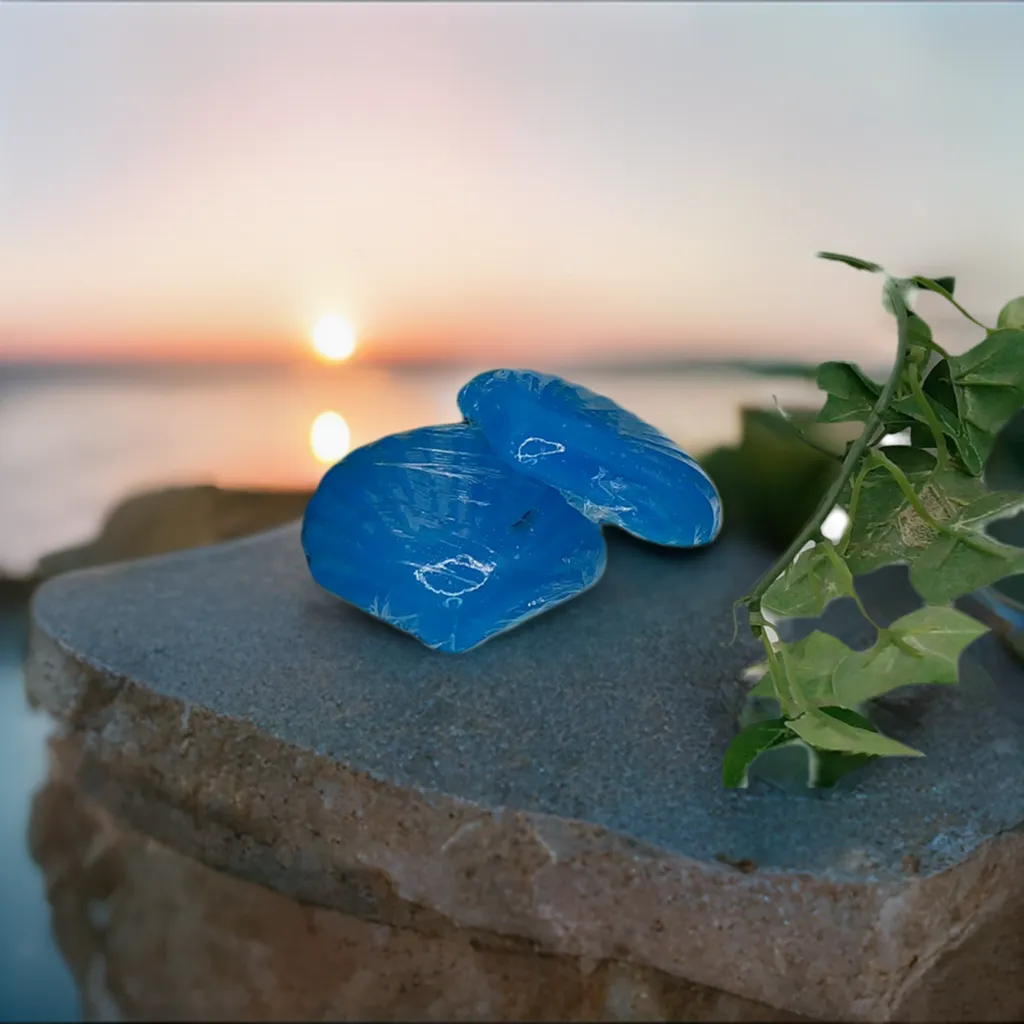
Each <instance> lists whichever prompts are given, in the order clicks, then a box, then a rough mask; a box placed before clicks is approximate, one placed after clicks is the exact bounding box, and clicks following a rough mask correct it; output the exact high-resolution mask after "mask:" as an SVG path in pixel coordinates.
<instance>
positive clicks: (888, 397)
mask: <svg viewBox="0 0 1024 1024" xmlns="http://www.w3.org/2000/svg"><path fill="white" fill-rule="evenodd" d="M886 289H887V291H889V292H890V296H891V298H892V304H893V309H894V310H895V313H896V325H897V335H898V342H897V346H896V359H895V360H894V362H893V365H892V372H891V373H890V374H889V379H888V380H887V381H886V382H885V387H884V388H882V393H881V394H880V395H879V396H878V401H877V402H875V405H874V407H873V408H872V410H871V412H870V413H869V414H868V419H867V422H866V423H865V424H864V429H863V430H862V431H861V433H860V436H859V437H858V438H857V440H856V441H854V442H853V444H852V445H851V447H850V450H849V451H848V452H847V453H846V458H845V459H843V464H842V466H841V467H840V470H839V476H837V477H836V479H835V481H834V482H833V484H832V486H831V487H830V488H829V489H828V493H827V494H826V495H825V497H824V498H822V499H821V503H820V504H819V505H818V507H817V509H816V510H815V512H814V515H812V516H811V518H810V519H808V520H807V522H806V523H805V524H804V528H803V529H802V530H801V531H800V532H799V533H798V534H797V535H796V537H794V538H793V540H792V542H791V543H790V545H789V547H788V548H786V550H785V551H784V552H783V553H782V555H781V556H780V557H779V558H778V560H777V561H776V562H775V564H774V565H773V566H772V567H771V568H770V569H769V570H768V571H767V572H766V573H765V574H764V575H763V576H762V577H761V578H760V579H759V580H758V581H757V583H756V584H755V585H754V589H753V590H751V592H750V593H749V594H748V595H747V596H746V597H745V598H744V600H743V603H744V604H745V605H746V606H747V607H748V608H755V607H757V606H758V605H759V604H760V601H761V598H762V597H764V594H765V591H766V590H767V589H768V588H769V587H770V586H771V585H772V584H773V583H774V582H775V580H776V579H777V578H778V577H779V576H780V575H781V574H782V572H784V571H785V569H786V567H787V566H788V565H789V564H790V562H792V561H793V559H794V558H796V556H797V554H798V553H799V552H800V549H801V548H802V547H803V546H804V545H805V544H806V543H807V542H808V541H809V540H811V539H813V537H814V535H815V534H816V533H817V532H818V530H820V529H821V524H822V523H823V522H825V517H826V516H827V515H828V514H829V512H831V511H832V509H833V508H835V505H836V500H837V499H838V498H839V495H840V494H841V493H842V490H843V488H844V487H845V486H846V483H847V481H848V480H849V479H850V477H852V476H853V474H854V473H855V472H856V470H857V469H858V467H859V465H860V460H861V458H862V457H863V455H864V452H865V450H866V449H867V447H868V443H869V442H870V441H871V438H872V435H873V434H874V433H875V431H876V430H878V428H879V427H880V426H881V425H882V415H883V413H884V412H885V410H886V409H888V407H889V403H890V402H891V401H892V396H893V395H894V394H895V393H896V386H897V385H898V384H899V382H900V377H901V376H902V374H903V367H904V364H905V363H906V361H907V352H908V350H909V348H910V332H909V330H908V327H909V320H908V317H907V307H906V305H905V304H904V302H903V297H902V296H901V295H900V294H899V290H898V289H897V288H896V286H895V284H894V283H893V282H892V281H887V282H886Z"/></svg>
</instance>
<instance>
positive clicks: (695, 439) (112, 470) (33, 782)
mask: <svg viewBox="0 0 1024 1024" xmlns="http://www.w3.org/2000/svg"><path fill="white" fill-rule="evenodd" d="M484 368H485V367H476V368H474V367H467V368H465V369H463V370H444V371H429V372H427V371H418V372H412V371H405V372H401V371H395V372H389V371H379V370H367V369H357V368H341V369H327V368H318V367H309V368H295V369H289V370H282V369H280V368H277V369H266V368H264V369H239V370H223V369H218V370H216V371H214V370H210V371H207V372H195V371H188V372H183V371H173V372H172V371H167V370H147V371H145V372H137V373H125V372H123V371H111V372H109V373H95V372H94V373H90V374H88V375H85V376H75V375H71V374H68V373H66V372H60V371H53V372H51V373H44V374H34V375H29V376H23V377H22V378H20V379H18V378H13V379H12V377H11V375H10V374H8V375H7V377H6V379H5V377H4V376H3V371H2V369H0V577H2V576H4V575H22V574H28V573H30V572H31V571H32V568H33V566H34V565H35V564H36V561H37V559H38V558H39V557H40V556H41V555H43V554H45V553H47V552H49V551H52V550H55V549H58V548H62V547H67V546H70V545H74V544H79V543H82V542H84V541H86V540H88V539H89V538H90V537H91V536H93V535H94V534H95V533H96V531H97V530H98V529H99V527H100V525H101V523H102V521H103V518H104V516H105V514H106V513H107V512H108V511H109V509H110V508H111V507H112V506H113V505H115V504H116V503H117V502H118V501H120V500H121V499H122V498H123V497H125V496H126V495H127V494H129V493H132V492H136V491H139V490H143V489H146V488H151V487H161V486H166V485H169V484H186V483H197V482H209V483H217V484H221V485H224V486H239V487H242V486H249V487H311V486H313V485H315V483H316V481H317V479H318V478H319V476H320V475H321V474H322V473H323V471H324V470H325V468H326V467H327V465H328V464H329V463H330V462H331V461H334V460H335V459H336V458H338V457H340V456H341V455H343V454H344V451H345V449H346V447H348V448H351V447H356V446H358V445H361V444H365V443H367V442H369V441H372V440H374V439H376V438H378V437H381V436H383V435H385V434H388V433H392V432H394V431H398V430H406V429H411V428H413V427H417V426H425V425H427V424H431V423H441V422H451V421H455V420H458V419H459V418H460V417H459V414H458V411H457V406H456V394H457V392H458V389H459V387H460V386H461V384H462V383H463V382H464V381H465V380H467V379H468V378H469V376H471V375H472V373H473V372H475V370H476V369H484ZM563 372H565V374H566V375H567V376H569V377H570V378H571V379H574V380H577V381H579V382H580V383H582V384H586V385H587V386H589V387H591V388H593V389H594V390H597V391H600V392H603V393H605V394H608V395H610V396H611V397H613V398H615V399H616V400H617V401H619V402H621V403H622V404H623V405H625V406H626V407H627V408H630V409H632V410H633V411H635V412H636V413H638V414H639V415H641V416H643V417H645V418H646V419H648V420H649V421H650V422H652V423H654V424H655V425H656V426H658V427H659V428H661V429H662V430H663V431H665V432H666V433H668V434H669V435H670V436H672V437H673V438H674V439H675V440H677V441H679V442H680V443H681V444H682V445H683V446H684V447H685V448H687V449H688V450H689V451H691V452H692V453H694V454H696V455H698V456H699V454H700V453H701V452H704V451H707V450H709V449H710V448H712V447H714V446H716V445H718V444H722V443H729V442H733V441H736V440H738V437H739V430H740V419H739V410H740V408H741V406H743V405H745V404H754V405H767V406H770V405H771V402H772V399H773V396H775V397H777V398H778V399H779V401H780V402H781V403H782V404H783V405H786V406H790V407H798V406H814V405H816V404H817V403H818V402H819V401H820V399H819V398H817V394H816V392H815V389H814V388H813V386H812V385H811V384H810V383H809V382H807V381H804V380H800V379H797V378H769V377H764V376H756V375H752V374H743V373H735V374H733V373H723V372H715V373H708V372H693V373H658V374H654V373H648V374H644V373H640V374H637V373H632V374H613V373H609V372H607V371H606V372H600V371H579V372H572V371H571V370H568V371H563ZM324 414H328V415H327V416H326V417H324ZM317 423H319V426H316V427H315V426H314V425H315V424H317ZM339 424H340V425H339ZM0 596H2V595H0ZM24 633H25V610H24V608H23V607H19V606H18V605H17V603H16V602H14V603H12V602H10V601H8V602H7V603H6V604H4V603H3V602H2V601H0V824H2V828H0V835H2V837H3V838H2V841H0V907H2V908H3V914H2V916H0V1020H15V1019H17V1020H77V1019H80V1018H81V1014H82V1012H83V1011H82V1010H81V1008H80V993H79V992H78V990H77V989H76V986H75V983H74V980H73V979H72V976H71V973H70V971H69V969H68V967H67V965H66V964H65V963H64V961H63V959H62V957H61V954H60V951H59V950H58V949H57V946H56V944H55V942H54V940H53V937H52V929H51V909H50V907H49V905H48V903H47V898H46V892H45V886H44V882H43V879H42V876H41V874H40V872H39V871H38V869H37V868H36V866H35V864H34V863H33V861H32V860H31V858H30V856H29V854H28V848H27V828H28V816H29V811H30V807H31V801H32V797H33V795H34V793H35V792H36V791H37V790H38V788H39V787H40V786H41V785H42V784H43V782H44V780H45V775H46V771H47V758H46V747H45V739H46V735H47V733H48V731H49V728H50V726H49V722H48V721H47V719H46V718H45V717H44V716H43V715H41V714H39V713H36V712H32V711H30V709H29V708H28V707H27V705H26V703H25V699H24V695H23V679H22V674H21V656H22V647H23V642H24ZM92 1002H93V1003H94V1002H95V998H93V999H92Z"/></svg>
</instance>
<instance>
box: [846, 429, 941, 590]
mask: <svg viewBox="0 0 1024 1024" xmlns="http://www.w3.org/2000/svg"><path fill="white" fill-rule="evenodd" d="M885 451H886V454H887V456H888V458H889V459H890V460H891V461H892V462H894V463H896V465H897V466H898V467H899V468H900V469H902V470H903V472H904V473H905V474H906V476H907V478H908V479H909V480H910V482H911V485H912V486H913V487H914V489H915V491H918V490H921V489H923V488H924V487H925V486H926V485H927V483H928V481H929V479H930V478H931V476H932V474H933V473H934V471H935V457H934V456H933V455H931V454H929V453H928V452H924V451H921V450H920V449H917V448H907V447H890V448H886V449H885ZM849 499H850V490H849V488H847V491H846V500H845V501H844V504H845V505H846V506H847V508H849ZM925 507H926V508H927V507H928V506H927V504H926V506H925ZM934 537H935V531H934V530H933V529H932V528H931V527H930V526H927V525H926V524H925V523H923V522H922V521H921V519H920V517H919V516H918V515H917V513H916V512H914V510H913V509H912V508H911V506H910V503H909V502H908V501H907V499H906V497H905V496H904V494H903V492H902V491H901V490H900V488H899V485H898V484H897V483H896V481H895V480H894V479H893V478H892V475H891V474H890V473H889V472H888V470H886V469H885V467H884V466H875V467H873V468H872V469H870V470H869V471H868V472H867V473H866V474H865V476H864V481H863V484H862V485H861V489H860V499H859V501H858V504H857V508H856V512H855V515H854V517H853V520H852V522H851V524H850V535H849V541H848V542H847V547H846V551H845V552H844V557H845V559H846V562H847V565H848V566H849V567H850V571H851V572H852V573H853V574H854V575H855V576H860V575H863V574H864V573H868V572H871V571H873V570H874V569H878V568H879V567H880V566H883V565H890V564H891V563H893V562H909V561H913V559H914V557H916V555H917V554H919V553H920V552H919V549H921V550H923V549H924V548H925V547H927V546H928V544H930V543H931V542H932V540H934Z"/></svg>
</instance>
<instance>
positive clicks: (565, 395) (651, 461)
mask: <svg viewBox="0 0 1024 1024" xmlns="http://www.w3.org/2000/svg"><path fill="white" fill-rule="evenodd" d="M459 409H460V410H461V411H462V414H463V415H464V416H465V417H466V419H467V420H469V421H470V422H472V423H474V424H476V425H477V426H478V427H479V428H480V429H481V430H482V431H483V433H484V435H485V436H486V438H487V441H488V443H489V444H490V446H491V447H492V448H493V449H494V451H495V452H497V453H498V454H499V455H500V456H501V457H502V458H503V459H504V460H505V461H506V462H507V463H508V464H509V465H510V466H512V467H514V468H515V469H516V470H517V471H518V472H520V473H523V474H525V475H526V476H530V477H533V478H534V479H536V480H540V481H543V482H544V483H546V484H549V485H550V486H552V487H554V488H556V489H557V490H558V491H559V492H560V493H561V494H562V495H563V496H564V497H565V499H566V501H567V502H569V504H570V505H572V506H573V507H574V508H576V509H579V511H580V512H581V513H582V514H583V515H585V516H586V517H587V518H588V519H591V520H593V521H594V522H595V523H607V524H609V525H613V526H618V527H620V528H621V529H623V530H626V531H627V532H628V533H631V534H633V535H634V536H635V537H640V538H641V539H643V540H646V541H650V542H651V543H654V544H664V545H669V546H672V547H681V548H691V547H699V546H701V545H703V544H709V543H710V542H711V541H713V540H714V539H715V537H716V536H718V532H719V530H720V529H721V527H722V503H721V499H720V498H719V496H718V492H717V490H716V489H715V485H714V484H713V483H712V482H711V478H710V477H709V476H708V475H707V473H705V472H704V470H703V469H701V467H700V466H699V465H698V464H697V462H696V461H695V460H694V459H692V458H691V457H690V456H689V455H687V454H686V452H684V451H683V450H682V449H681V448H680V447H679V446H678V445H676V444H674V443H673V442H672V441H670V440H669V439H668V438H667V437H666V436H665V435H664V434H662V433H661V432H660V431H658V430H656V429H655V428H654V427H652V426H651V425H650V424H649V423H645V422H644V421H643V420H641V419H640V418H639V417H637V416H634V415H633V413H631V412H629V411H627V410H626V409H623V408H622V406H620V405H618V404H616V403H615V402H613V401H612V400H611V399H610V398H605V397H604V396H603V395H598V394H595V393H594V392H593V391H590V390H588V389H587V388H585V387H581V386H580V385H579V384H572V383H570V382H569V381H567V380H563V379H562V378H561V377H554V376H552V375H550V374H546V373H537V372H535V371H533V370H489V371H488V372H486V373H481V374H479V375H478V376H476V377H474V378H473V379H472V380H471V381H469V383H468V384H466V385H465V386H464V387H463V388H462V390H461V391H460V392H459Z"/></svg>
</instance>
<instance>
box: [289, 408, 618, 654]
mask: <svg viewBox="0 0 1024 1024" xmlns="http://www.w3.org/2000/svg"><path fill="white" fill-rule="evenodd" d="M302 546H303V549H304V550H305V552H306V559H307V561H308V562H309V568H310V571H311V572H312V574H313V578H314V579H315V580H316V581H317V583H319V584H320V585H321V586H322V587H324V589H326V590H329V591H331V592H332V593H334V594H337V595H338V596H339V597H341V598H343V599H344V600H345V601H348V602H349V603H351V604H354V605H356V606H357V607H359V608H362V609H363V610H364V611H366V612H369V613H370V614H371V615H375V616H376V617H377V618H379V619H383V620H384V621H385V622H389V623H390V624H391V625H392V626H397V627H398V628H399V629H401V630H404V631H405V632H406V633H411V634H412V635H413V636H415V637H417V638H418V639H420V640H422V641H423V643H425V644H426V645H427V646H428V647H432V648H435V649H437V650H442V651H468V650H469V649H470V648H472V647H476V646H477V645H478V644H481V643H483V642H484V641H485V640H488V639H489V638H491V637H493V636H496V635H497V634H498V633H502V632H504V631H506V630H509V629H512V628H513V627H514V626H517V625H519V624H520V623H521V622H523V621H525V620H526V619H529V618H532V617H533V616H534V615H539V614H541V612H545V611H547V610H548V609H550V608H554V607H555V606H556V605H558V604H561V603H562V602H563V601H567V600H569V598H571V597H575V596H576V595H577V594H579V593H582V592H583V591H584V590H586V589H587V588H588V587H591V586H593V584H594V583H596V582H597V581H598V580H599V579H600V578H601V574H602V573H603V572H604V568H605V560H606V552H605V545H604V538H603V536H602V535H601V529H600V527H599V526H596V525H595V524H594V523H592V522H590V521H589V520H588V519H586V518H585V517H584V516H582V515H580V514H579V512H577V511H576V510H575V509H573V508H571V507H570V506H569V505H568V504H567V503H566V502H565V500H564V499H563V498H562V497H561V495H559V493H558V492H557V491H555V490H553V489H552V488H550V487H548V486H546V485H545V484H543V483H541V482H540V481H538V480H535V479H532V478H531V477H529V476H526V475H524V474H522V473H517V472H515V470H513V469H511V468H510V467H509V466H508V465H506V463H505V462H503V461H502V460H501V459H499V458H498V457H497V456H496V455H495V454H494V452H493V451H491V449H490V447H489V446H488V444H487V441H486V439H485V438H484V436H483V433H482V432H481V431H480V430H479V429H478V428H477V427H474V426H471V425H469V424H465V423H458V424H446V425H443V426H437V427H424V428H422V429H419V430H412V431H409V432H408V433H403V434H392V435H391V436H390V437H385V438H383V439H382V440H380V441H375V442H373V443H372V444H368V445H366V446H364V447H362V448H358V449H356V450H355V451H353V452H351V453H350V454H349V455H348V456H347V457H346V458H344V459H343V460H342V461H341V462H339V463H338V464H337V465H335V466H333V467H332V468H331V469H329V470H328V471H327V473H326V474H324V477H323V479H322V480H321V481H320V486H319V487H318V488H317V490H316V493H315V494H314V495H313V497H312V499H311V500H310V502H309V505H308V507H307V509H306V514H305V518H304V520H303V525H302Z"/></svg>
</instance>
